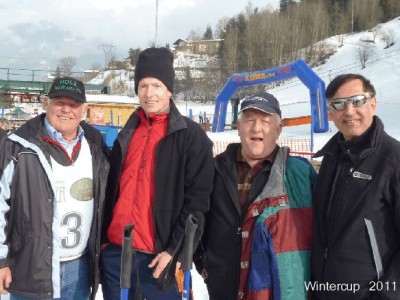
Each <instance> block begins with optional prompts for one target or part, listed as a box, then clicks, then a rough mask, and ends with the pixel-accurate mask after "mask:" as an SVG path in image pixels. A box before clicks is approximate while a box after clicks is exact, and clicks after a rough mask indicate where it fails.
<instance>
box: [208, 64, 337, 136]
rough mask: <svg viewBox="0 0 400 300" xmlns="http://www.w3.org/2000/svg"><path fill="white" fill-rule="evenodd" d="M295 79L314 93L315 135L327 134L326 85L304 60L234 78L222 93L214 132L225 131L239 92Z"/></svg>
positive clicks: (215, 114) (228, 82) (232, 77)
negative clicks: (232, 100)
mask: <svg viewBox="0 0 400 300" xmlns="http://www.w3.org/2000/svg"><path fill="white" fill-rule="evenodd" d="M295 76H297V77H298V78H299V79H300V80H301V82H303V84H304V85H306V86H307V87H308V89H309V90H310V98H311V126H312V131H314V132H315V133H321V132H327V131H328V129H329V123H328V111H327V106H326V97H325V83H324V81H323V80H322V79H321V78H319V77H318V75H317V74H315V73H314V71H313V70H312V69H311V68H310V67H308V66H307V64H306V63H305V62H304V61H303V60H297V61H295V62H292V63H289V64H287V65H284V66H280V67H276V68H273V69H269V70H263V71H256V72H249V73H240V74H233V75H231V76H230V77H229V79H228V81H227V82H226V83H225V86H224V87H223V89H222V91H221V92H220V93H219V95H218V96H217V99H216V102H215V111H214V117H213V123H212V131H213V132H222V131H224V129H225V120H226V109H227V107H228V102H229V99H230V98H231V97H232V96H233V94H234V93H235V91H236V89H237V88H239V87H242V86H252V85H258V84H266V83H270V82H274V81H280V80H284V79H289V78H292V77H295Z"/></svg>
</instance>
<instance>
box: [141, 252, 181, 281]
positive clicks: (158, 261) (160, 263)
mask: <svg viewBox="0 0 400 300" xmlns="http://www.w3.org/2000/svg"><path fill="white" fill-rule="evenodd" d="M171 259H172V256H171V254H169V253H168V252H167V251H164V252H161V253H159V254H157V256H156V257H155V258H154V259H153V260H152V261H151V263H150V264H149V266H148V267H149V268H155V269H154V272H153V277H154V278H158V277H160V274H161V272H162V271H163V270H164V269H165V267H166V266H167V265H168V263H169V262H170V261H171ZM177 265H178V264H177ZM179 265H180V264H179Z"/></svg>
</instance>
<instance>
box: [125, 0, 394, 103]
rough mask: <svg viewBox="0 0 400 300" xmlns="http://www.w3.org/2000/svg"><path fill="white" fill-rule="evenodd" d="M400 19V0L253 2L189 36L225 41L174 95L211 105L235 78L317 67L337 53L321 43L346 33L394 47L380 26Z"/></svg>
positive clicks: (136, 51)
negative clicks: (302, 64)
mask: <svg viewBox="0 0 400 300" xmlns="http://www.w3.org/2000/svg"><path fill="white" fill-rule="evenodd" d="M397 16H400V1H399V0H297V1H294V0H281V1H280V7H279V9H278V10H272V9H268V8H264V9H259V8H258V7H254V6H253V5H252V4H251V2H249V3H248V4H247V6H246V7H245V9H244V10H243V11H242V12H241V13H239V14H238V15H236V16H233V17H231V18H222V19H220V20H219V22H218V24H217V26H216V28H215V29H214V31H213V30H212V29H211V27H210V26H207V28H206V29H205V31H204V33H203V34H202V33H200V32H196V31H195V30H192V31H190V33H189V35H188V37H187V39H188V40H196V39H204V40H209V39H223V41H222V44H221V47H220V51H219V53H218V59H217V60H214V61H212V62H211V63H210V64H209V65H208V66H207V68H205V69H204V70H203V72H204V76H202V77H201V78H191V76H190V72H187V76H186V78H185V79H183V80H178V82H177V89H176V90H177V92H186V93H190V94H191V95H189V96H190V97H191V98H192V99H193V98H194V99H197V100H199V101H207V100H210V99H212V98H214V97H215V95H216V92H217V91H219V90H220V89H221V87H222V85H223V84H224V83H225V81H226V78H228V77H229V76H230V75H231V74H233V73H241V72H251V71H256V70H264V69H268V68H272V67H276V66H280V65H282V64H285V63H288V62H292V61H294V60H297V59H303V60H305V61H306V62H307V63H308V64H309V65H310V66H316V65H319V64H321V63H323V62H324V61H325V60H326V59H327V58H328V57H329V56H330V55H331V54H332V51H334V49H331V48H330V47H329V46H328V45H325V44H324V43H323V42H321V41H323V40H324V39H326V38H327V37H331V36H336V37H337V39H338V40H339V44H340V41H343V38H344V35H345V34H348V33H355V32H360V31H365V30H368V29H372V28H375V29H374V30H375V32H373V36H374V37H375V36H377V35H378V34H379V35H380V36H381V38H386V39H387V40H388V43H389V44H390V40H391V36H392V35H393V34H394V33H391V32H379V28H378V27H376V26H377V25H378V24H379V23H383V22H387V21H389V20H391V19H393V18H395V17H397ZM365 42H366V43H374V40H372V41H365ZM166 46H167V47H168V46H169V45H166ZM139 52H140V49H139V48H136V49H134V48H131V49H129V57H130V59H131V63H132V64H133V65H134V64H135V63H136V60H137V56H138V54H139Z"/></svg>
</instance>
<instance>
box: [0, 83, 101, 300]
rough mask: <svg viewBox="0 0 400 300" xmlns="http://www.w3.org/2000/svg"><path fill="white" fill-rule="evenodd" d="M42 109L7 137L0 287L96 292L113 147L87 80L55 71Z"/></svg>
mask: <svg viewBox="0 0 400 300" xmlns="http://www.w3.org/2000/svg"><path fill="white" fill-rule="evenodd" d="M48 95H49V99H46V100H45V102H44V108H45V110H46V114H41V115H39V116H37V117H35V118H33V119H31V120H29V121H28V122H26V123H25V124H24V125H23V126H21V127H20V128H19V129H18V130H17V131H16V132H15V133H12V134H10V135H9V136H8V137H7V138H5V139H4V140H3V141H2V142H1V149H0V293H1V294H4V293H6V292H9V293H10V294H11V295H10V298H11V299H79V300H84V299H94V298H95V294H96V291H97V288H98V285H99V282H100V272H99V268H98V260H99V253H100V224H101V223H100V221H101V217H102V212H103V200H104V196H105V185H106V180H107V173H108V161H107V155H108V148H107V147H106V146H105V145H104V143H103V140H102V137H101V134H100V132H99V131H97V130H96V129H94V128H92V127H91V126H89V125H87V124H86V123H85V122H83V121H81V120H82V118H83V117H84V116H85V114H86V108H87V106H86V97H85V89H84V85H83V83H82V82H81V81H79V80H76V79H74V78H68V77H65V78H56V79H55V80H54V82H53V84H52V86H51V87H50V90H49V93H48Z"/></svg>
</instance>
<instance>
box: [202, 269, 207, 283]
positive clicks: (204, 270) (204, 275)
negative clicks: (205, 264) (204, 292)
mask: <svg viewBox="0 0 400 300" xmlns="http://www.w3.org/2000/svg"><path fill="white" fill-rule="evenodd" d="M201 277H203V279H204V280H206V279H207V278H208V273H207V270H206V269H203V271H201Z"/></svg>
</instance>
